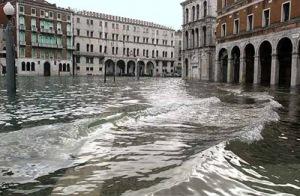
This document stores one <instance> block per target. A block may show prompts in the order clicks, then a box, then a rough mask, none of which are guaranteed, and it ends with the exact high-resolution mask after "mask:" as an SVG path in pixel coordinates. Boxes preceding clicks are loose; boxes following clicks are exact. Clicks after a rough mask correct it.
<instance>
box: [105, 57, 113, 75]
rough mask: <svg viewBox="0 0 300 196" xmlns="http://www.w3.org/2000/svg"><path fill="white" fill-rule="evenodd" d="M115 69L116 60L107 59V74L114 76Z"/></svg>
mask: <svg viewBox="0 0 300 196" xmlns="http://www.w3.org/2000/svg"><path fill="white" fill-rule="evenodd" d="M114 71H115V62H114V61H113V60H112V59H107V60H106V61H105V72H106V75H107V76H113V75H114Z"/></svg>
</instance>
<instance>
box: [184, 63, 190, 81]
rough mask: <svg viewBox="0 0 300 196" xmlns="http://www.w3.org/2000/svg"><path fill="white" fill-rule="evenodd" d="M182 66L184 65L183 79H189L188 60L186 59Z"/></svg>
mask: <svg viewBox="0 0 300 196" xmlns="http://www.w3.org/2000/svg"><path fill="white" fill-rule="evenodd" d="M184 65H185V77H186V78H187V77H189V60H188V59H185V62H184Z"/></svg>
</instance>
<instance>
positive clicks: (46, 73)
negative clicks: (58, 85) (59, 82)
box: [44, 62, 51, 77]
mask: <svg viewBox="0 0 300 196" xmlns="http://www.w3.org/2000/svg"><path fill="white" fill-rule="evenodd" d="M44 76H46V77H49V76H51V65H50V63H49V62H46V63H44Z"/></svg>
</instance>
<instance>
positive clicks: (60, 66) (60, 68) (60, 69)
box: [58, 63, 62, 71]
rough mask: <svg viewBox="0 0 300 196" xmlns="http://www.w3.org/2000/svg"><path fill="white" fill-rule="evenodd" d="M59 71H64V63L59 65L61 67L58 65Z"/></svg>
mask: <svg viewBox="0 0 300 196" xmlns="http://www.w3.org/2000/svg"><path fill="white" fill-rule="evenodd" d="M58 70H59V71H62V63H59V65H58Z"/></svg>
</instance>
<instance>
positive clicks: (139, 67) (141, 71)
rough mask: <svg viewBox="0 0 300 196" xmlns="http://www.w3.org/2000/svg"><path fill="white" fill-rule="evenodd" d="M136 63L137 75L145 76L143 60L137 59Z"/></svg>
mask: <svg viewBox="0 0 300 196" xmlns="http://www.w3.org/2000/svg"><path fill="white" fill-rule="evenodd" d="M137 64H138V72H139V76H145V63H144V62H143V61H139V62H138V63H137Z"/></svg>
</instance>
